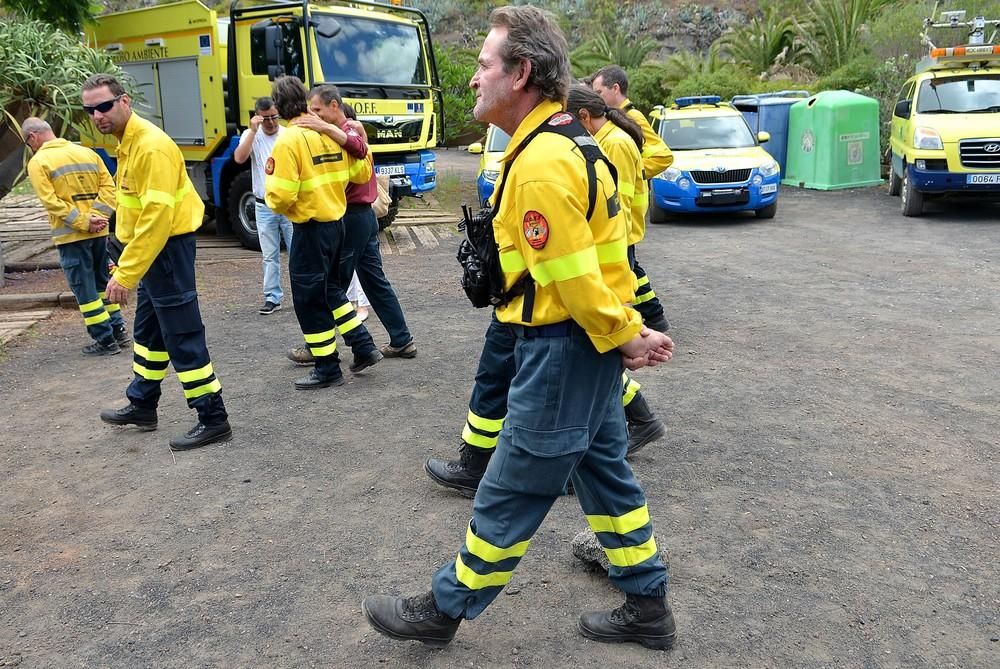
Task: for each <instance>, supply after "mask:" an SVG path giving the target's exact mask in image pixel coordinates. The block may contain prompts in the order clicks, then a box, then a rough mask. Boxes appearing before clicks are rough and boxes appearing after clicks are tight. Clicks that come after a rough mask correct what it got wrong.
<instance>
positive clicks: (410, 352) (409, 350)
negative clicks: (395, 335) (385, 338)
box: [381, 339, 417, 358]
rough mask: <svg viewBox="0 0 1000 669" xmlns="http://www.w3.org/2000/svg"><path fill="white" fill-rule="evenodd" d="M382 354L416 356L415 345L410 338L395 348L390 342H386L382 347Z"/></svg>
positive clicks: (391, 356)
mask: <svg viewBox="0 0 1000 669" xmlns="http://www.w3.org/2000/svg"><path fill="white" fill-rule="evenodd" d="M381 350H382V355H384V356H385V357H387V358H416V357H417V345H416V344H414V343H413V340H412V339H411V340H410V343H408V344H405V345H403V346H400V347H399V348H396V347H395V346H392V345H390V344H386V345H385V346H383V347H382V349H381Z"/></svg>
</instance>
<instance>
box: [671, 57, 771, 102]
mask: <svg viewBox="0 0 1000 669" xmlns="http://www.w3.org/2000/svg"><path fill="white" fill-rule="evenodd" d="M763 88H765V86H764V85H763V84H762V82H761V81H760V79H759V78H758V77H757V75H755V74H754V73H753V72H751V71H750V70H748V69H746V68H745V67H742V66H740V65H734V64H726V65H724V66H722V67H720V68H719V69H717V70H715V71H714V72H707V73H696V74H691V75H689V76H687V77H685V78H684V79H681V80H680V81H679V82H677V85H676V86H674V88H673V90H672V91H671V97H673V98H680V97H685V96H688V95H718V96H720V97H722V99H723V100H728V99H729V98H731V97H733V96H734V95H741V94H746V93H758V92H762V89H763Z"/></svg>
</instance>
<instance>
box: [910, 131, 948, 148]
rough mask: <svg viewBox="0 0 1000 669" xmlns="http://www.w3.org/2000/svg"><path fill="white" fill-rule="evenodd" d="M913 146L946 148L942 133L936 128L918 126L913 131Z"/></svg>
mask: <svg viewBox="0 0 1000 669" xmlns="http://www.w3.org/2000/svg"><path fill="white" fill-rule="evenodd" d="M913 148H915V149H936V150H938V151H942V150H944V144H942V143H941V135H940V134H938V131H937V130H935V129H934V128H917V129H916V130H914V131H913Z"/></svg>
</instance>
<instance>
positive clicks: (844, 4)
mask: <svg viewBox="0 0 1000 669" xmlns="http://www.w3.org/2000/svg"><path fill="white" fill-rule="evenodd" d="M896 2H898V0H813V2H811V3H809V4H808V5H807V10H806V18H805V21H803V22H802V23H799V22H798V21H796V22H795V33H796V37H797V39H798V41H799V43H800V44H801V45H802V51H803V58H804V60H805V62H806V63H807V64H808V65H809V66H810V67H811V68H812V69H813V70H814V71H815V72H817V73H819V74H825V73H827V72H832V71H833V70H835V69H837V68H838V67H840V66H841V65H845V64H846V63H848V62H850V61H851V60H852V59H853V58H854V57H855V56H857V55H858V54H859V53H861V51H862V49H863V42H862V36H863V33H864V30H865V28H866V25H867V24H868V22H870V21H871V20H872V19H873V18H875V17H876V16H877V15H878V13H879V12H880V11H881V10H882V9H883V8H885V7H886V6H888V5H890V4H894V3H896Z"/></svg>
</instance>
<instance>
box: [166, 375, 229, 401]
mask: <svg viewBox="0 0 1000 669" xmlns="http://www.w3.org/2000/svg"><path fill="white" fill-rule="evenodd" d="M177 376H180V374H178V375H177ZM221 390H222V382H221V381H219V380H218V379H213V380H212V382H211V383H206V384H204V385H200V386H197V387H195V388H191V389H190V390H188V389H185V390H184V397H185V398H186V399H189V400H193V399H197V398H199V397H201V396H202V395H208V394H209V393H217V392H219V391H221Z"/></svg>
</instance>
